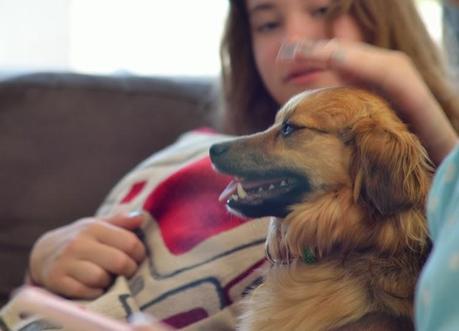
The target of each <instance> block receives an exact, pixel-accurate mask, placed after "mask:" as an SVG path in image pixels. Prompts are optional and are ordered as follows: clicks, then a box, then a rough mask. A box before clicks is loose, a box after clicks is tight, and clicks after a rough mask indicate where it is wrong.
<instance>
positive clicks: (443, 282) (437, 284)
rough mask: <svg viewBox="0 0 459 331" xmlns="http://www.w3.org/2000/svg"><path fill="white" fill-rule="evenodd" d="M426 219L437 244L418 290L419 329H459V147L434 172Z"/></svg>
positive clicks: (417, 315) (442, 330) (441, 330)
mask: <svg viewBox="0 0 459 331" xmlns="http://www.w3.org/2000/svg"><path fill="white" fill-rule="evenodd" d="M427 218H428V222H429V230H430V231H431V235H432V240H433V244H434V246H433V250H432V253H431V255H430V257H429V259H428V261H427V263H426V265H425V267H424V269H423V271H422V273H421V276H420V280H419V283H418V288H417V291H416V303H415V317H416V330H420V331H449V330H450V331H459V146H456V148H455V149H454V150H453V151H452V152H451V153H450V154H449V155H448V157H447V158H446V159H445V160H444V161H443V163H442V164H441V165H440V167H439V168H438V170H437V172H436V174H435V177H434V181H433V184H432V188H431V190H430V193H429V198H428V202H427Z"/></svg>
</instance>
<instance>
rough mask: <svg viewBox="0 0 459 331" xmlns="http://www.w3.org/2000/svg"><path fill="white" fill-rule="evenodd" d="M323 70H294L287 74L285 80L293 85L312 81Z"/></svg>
mask: <svg viewBox="0 0 459 331" xmlns="http://www.w3.org/2000/svg"><path fill="white" fill-rule="evenodd" d="M323 71H324V69H321V68H316V69H308V70H302V71H294V72H291V73H289V74H288V75H287V77H286V78H285V82H287V83H291V84H295V85H304V84H308V83H312V82H313V81H315V80H316V79H317V78H318V77H319V76H320V75H321V74H322V72H323Z"/></svg>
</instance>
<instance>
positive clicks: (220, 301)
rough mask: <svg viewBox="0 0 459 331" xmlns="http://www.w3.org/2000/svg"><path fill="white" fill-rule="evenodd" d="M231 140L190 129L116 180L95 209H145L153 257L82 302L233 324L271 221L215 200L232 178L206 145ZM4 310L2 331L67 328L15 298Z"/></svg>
mask: <svg viewBox="0 0 459 331" xmlns="http://www.w3.org/2000/svg"><path fill="white" fill-rule="evenodd" d="M227 138H228V137H226V136H222V135H216V134H211V133H208V132H191V133H187V134H185V135H184V136H182V137H181V138H180V139H179V140H178V141H177V142H176V143H175V144H174V145H172V146H170V147H168V148H166V149H164V150H162V151H161V152H159V153H157V154H155V155H153V156H152V157H150V158H149V159H147V160H145V161H144V162H142V163H141V164H140V165H139V166H138V167H136V168H135V169H134V170H133V171H132V172H130V173H129V174H128V175H127V176H126V177H125V178H123V179H122V180H121V181H120V182H119V183H118V184H117V185H116V186H115V188H114V189H113V190H112V192H111V193H110V194H109V195H108V197H107V199H106V201H105V202H104V203H103V205H102V206H101V207H100V209H99V211H98V215H106V214H109V213H113V212H115V211H116V210H118V209H119V208H123V209H126V210H130V211H135V210H140V209H143V210H145V211H147V212H148V214H149V215H150V216H151V218H150V219H149V220H148V222H146V224H145V225H144V226H143V227H142V229H139V231H138V235H139V236H140V237H141V239H142V240H143V241H144V243H145V245H146V247H147V251H148V258H147V259H146V260H145V261H144V262H143V264H141V266H140V268H139V269H138V271H137V273H136V274H135V275H134V276H133V277H132V278H130V279H126V278H124V277H118V278H117V279H116V280H115V282H114V284H113V286H112V287H111V288H110V289H109V290H108V291H107V292H106V293H105V294H104V295H103V296H101V297H99V298H98V299H97V300H94V301H91V302H81V301H80V302H79V303H81V304H82V305H84V307H86V308H87V309H91V310H94V311H98V312H101V313H103V314H106V315H108V316H111V317H114V318H117V319H126V318H127V317H128V316H129V315H130V314H131V313H133V312H137V311H143V312H145V313H151V314H153V315H154V316H155V317H156V318H157V319H158V320H161V321H163V322H165V323H167V324H169V325H170V326H172V327H174V328H177V329H184V330H233V329H234V327H235V323H236V316H237V308H238V306H237V302H238V301H239V300H240V299H241V298H242V296H244V294H245V293H246V292H247V291H248V290H249V289H250V288H251V287H253V286H254V285H255V284H257V283H258V282H259V281H260V277H261V276H260V273H261V272H262V271H261V270H262V269H263V268H264V267H266V263H265V259H264V240H265V235H266V231H267V226H268V222H266V221H261V220H252V221H247V220H242V219H240V218H238V217H235V216H233V215H231V214H229V213H228V211H227V210H226V208H225V206H224V205H223V204H222V203H220V202H218V196H219V194H220V193H221V192H222V191H223V189H224V188H225V187H226V185H227V184H228V182H229V180H230V179H229V178H228V177H226V176H223V175H221V174H217V173H215V172H214V171H213V170H212V167H211V163H210V160H209V157H208V148H209V146H210V145H211V144H212V143H215V142H217V141H221V140H224V139H227ZM0 316H1V319H0V328H4V329H5V330H24V331H25V330H37V331H38V330H51V329H61V330H62V328H59V327H57V326H53V325H52V324H50V323H49V322H47V321H45V320H43V319H40V318H39V317H35V316H34V317H28V318H23V317H22V318H21V316H20V315H19V314H18V307H16V305H15V302H14V299H12V300H11V301H10V302H9V303H8V304H7V305H6V306H5V307H3V309H2V311H1V313H0Z"/></svg>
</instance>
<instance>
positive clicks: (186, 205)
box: [143, 156, 245, 255]
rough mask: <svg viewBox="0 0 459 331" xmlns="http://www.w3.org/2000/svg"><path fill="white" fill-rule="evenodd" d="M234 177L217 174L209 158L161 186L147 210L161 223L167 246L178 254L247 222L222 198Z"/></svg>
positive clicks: (188, 166)
mask: <svg viewBox="0 0 459 331" xmlns="http://www.w3.org/2000/svg"><path fill="white" fill-rule="evenodd" d="M229 181H230V177H228V176H223V175H221V174H218V173H216V172H215V171H214V170H213V169H212V166H211V162H210V159H209V157H208V156H206V157H204V158H202V159H200V160H198V161H196V162H193V163H192V164H189V165H187V166H185V167H183V168H181V169H180V170H178V171H177V172H175V173H174V174H172V175H171V176H169V177H168V178H166V179H165V180H164V181H163V182H162V183H160V184H159V185H158V186H157V187H156V188H155V189H154V190H153V192H151V193H150V194H149V196H148V197H147V199H146V200H145V203H144V206H143V208H144V209H145V210H146V211H148V212H150V213H151V215H152V216H153V217H154V218H155V220H156V221H157V222H158V225H159V228H160V230H161V235H162V237H163V240H164V242H165V245H166V246H167V248H168V249H169V251H170V252H171V253H172V254H174V255H180V254H184V253H186V252H188V251H189V250H191V249H192V248H193V247H195V246H196V245H197V244H199V243H200V242H202V241H204V240H206V239H208V238H210V237H212V236H214V235H216V234H219V233H221V232H224V231H227V230H229V229H232V228H235V227H237V226H239V225H241V224H242V223H244V222H245V220H243V219H241V218H238V217H236V216H234V215H231V214H230V213H229V212H228V211H227V210H226V207H225V206H224V204H223V203H221V202H219V201H218V196H219V195H220V193H221V192H222V191H223V189H224V188H225V187H226V186H227V185H228V183H229Z"/></svg>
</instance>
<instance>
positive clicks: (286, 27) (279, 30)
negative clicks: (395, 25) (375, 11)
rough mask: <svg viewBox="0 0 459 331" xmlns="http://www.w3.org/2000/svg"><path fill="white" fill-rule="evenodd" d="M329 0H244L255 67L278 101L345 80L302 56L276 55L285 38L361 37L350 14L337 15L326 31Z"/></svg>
mask: <svg viewBox="0 0 459 331" xmlns="http://www.w3.org/2000/svg"><path fill="white" fill-rule="evenodd" d="M331 1H332V0H246V5H247V10H248V13H249V20H250V26H251V34H252V47H253V52H254V56H255V62H256V65H257V69H258V71H259V73H260V76H261V78H262V80H263V82H264V84H265V86H266V88H267V89H268V91H269V92H270V93H271V95H272V96H273V98H274V99H275V100H276V101H277V102H278V103H279V104H283V103H284V102H286V101H287V100H288V99H290V98H291V97H292V96H293V95H295V94H297V93H299V92H302V91H304V90H307V89H313V88H320V87H327V86H336V85H344V84H346V82H345V81H344V79H343V78H342V77H340V76H339V75H338V74H337V73H336V72H333V71H331V70H328V69H324V68H320V67H318V66H317V65H315V64H314V63H311V62H308V61H306V60H304V59H301V58H296V59H294V60H292V61H279V60H278V59H277V54H278V52H279V48H280V46H281V44H282V43H283V42H286V41H289V42H293V41H304V40H307V41H316V40H321V39H327V38H330V37H334V38H338V39H346V40H351V41H363V33H362V31H361V29H360V27H359V26H358V25H357V22H356V21H355V20H354V19H353V18H352V17H351V16H350V15H342V16H339V17H338V18H336V19H335V20H334V21H333V23H332V26H331V32H332V36H330V35H329V34H328V33H327V32H329V30H327V24H328V23H327V22H326V18H325V15H326V12H327V8H328V6H329V5H330V3H331ZM328 28H329V26H328Z"/></svg>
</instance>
